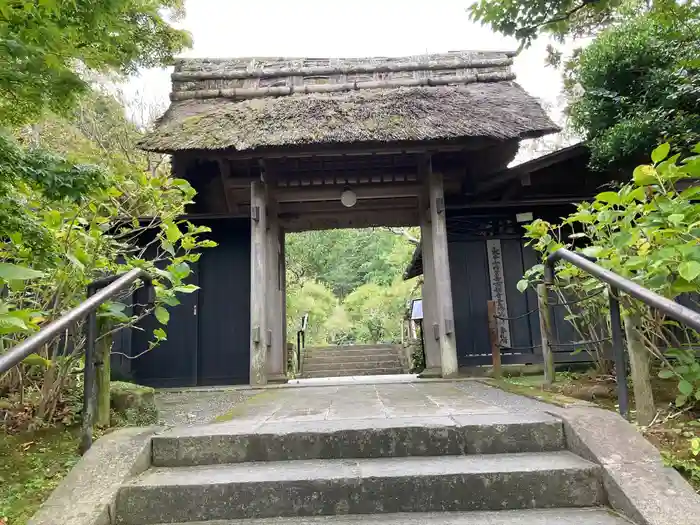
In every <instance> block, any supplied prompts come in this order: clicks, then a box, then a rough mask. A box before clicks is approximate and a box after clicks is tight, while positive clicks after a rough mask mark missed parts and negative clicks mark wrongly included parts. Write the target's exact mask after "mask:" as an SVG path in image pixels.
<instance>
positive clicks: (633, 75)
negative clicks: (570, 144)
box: [471, 0, 700, 169]
mask: <svg viewBox="0 0 700 525" xmlns="http://www.w3.org/2000/svg"><path fill="white" fill-rule="evenodd" d="M471 17H472V19H474V20H478V21H480V22H482V23H484V24H487V25H490V26H491V28H492V29H494V30H495V31H498V32H501V33H504V34H506V35H510V36H515V37H516V38H517V39H518V40H519V41H520V42H521V45H522V46H528V45H530V44H531V43H532V41H533V40H534V39H535V38H536V37H537V36H538V35H539V34H546V35H548V36H550V37H553V38H554V39H555V40H556V41H557V42H558V43H559V44H562V43H563V42H564V40H565V39H569V38H571V39H574V40H576V39H577V38H579V39H580V38H581V37H590V36H592V35H595V38H594V39H593V41H592V43H590V45H588V46H587V47H583V48H576V49H575V50H574V51H573V52H572V53H571V54H570V56H569V58H568V59H567V60H566V61H563V52H562V51H561V50H557V49H556V48H555V47H553V46H551V45H550V46H549V55H550V56H549V62H550V63H551V64H553V65H555V66H560V65H562V62H563V65H564V80H565V88H566V93H567V95H568V98H569V100H570V104H569V107H568V113H569V116H570V123H571V125H572V128H573V130H574V131H575V132H576V133H578V134H580V135H582V136H583V137H584V139H585V140H587V141H588V144H589V146H590V149H591V153H592V158H591V165H592V166H593V167H594V168H596V169H602V168H606V167H609V166H611V165H612V166H613V167H615V168H618V169H619V168H623V169H624V168H627V167H628V166H634V165H635V164H637V163H639V162H642V161H643V160H642V159H643V156H644V154H645V153H646V152H648V151H649V150H651V149H652V148H653V146H654V145H655V144H657V143H658V142H659V141H668V142H670V143H671V144H672V145H673V147H674V148H676V149H678V150H683V149H684V148H689V147H690V146H692V145H693V144H695V143H696V142H698V141H699V140H700V46H698V45H697V43H698V41H700V4H698V2H685V1H680V0H653V1H651V2H644V1H640V0H555V1H546V2H545V1H540V0H537V1H532V2H520V1H517V0H479V2H477V3H476V4H474V5H473V6H472V7H471Z"/></svg>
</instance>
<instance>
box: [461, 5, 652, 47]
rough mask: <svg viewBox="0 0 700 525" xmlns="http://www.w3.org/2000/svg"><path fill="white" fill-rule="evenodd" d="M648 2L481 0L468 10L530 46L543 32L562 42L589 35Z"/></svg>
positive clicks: (638, 9) (472, 14) (473, 15)
mask: <svg viewBox="0 0 700 525" xmlns="http://www.w3.org/2000/svg"><path fill="white" fill-rule="evenodd" d="M646 5H647V4H646V2H641V1H639V0H553V1H552V0H529V1H527V2H523V1H519V0H479V1H478V2H476V3H474V4H473V5H472V6H471V7H470V9H469V11H470V16H471V18H472V20H476V21H478V22H481V23H482V24H486V25H489V26H490V27H491V29H493V30H494V31H496V32H498V33H503V34H504V35H507V36H513V37H515V38H517V39H518V41H519V42H520V44H521V46H529V45H530V44H531V43H532V41H533V40H534V39H535V38H536V37H537V36H538V35H539V34H540V33H546V34H548V35H550V36H552V37H554V38H555V39H556V40H558V41H560V42H561V41H563V40H564V38H566V37H568V36H575V37H576V36H578V37H581V36H587V35H590V34H592V33H595V32H596V31H597V30H599V29H600V28H601V27H606V26H608V25H609V24H611V23H613V22H615V21H617V20H619V19H621V18H624V17H628V16H630V15H633V14H634V13H638V12H640V11H641V10H642V9H643V8H644V7H646Z"/></svg>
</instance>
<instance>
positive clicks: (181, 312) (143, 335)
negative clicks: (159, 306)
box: [131, 263, 199, 387]
mask: <svg viewBox="0 0 700 525" xmlns="http://www.w3.org/2000/svg"><path fill="white" fill-rule="evenodd" d="M190 268H191V269H192V273H191V274H190V276H189V277H188V279H187V284H194V285H198V284H199V268H198V264H197V263H190ZM178 298H179V299H180V303H181V304H179V305H178V306H174V307H166V308H167V310H168V311H169V312H170V322H169V323H168V325H167V326H165V327H163V326H162V325H161V324H160V323H159V322H158V321H157V320H156V318H155V316H154V315H153V314H151V315H150V316H148V317H147V318H145V319H142V320H141V322H140V323H139V324H138V325H137V326H138V328H141V330H133V331H132V333H131V344H132V346H131V347H132V356H136V355H138V354H139V353H141V352H144V351H145V350H146V349H147V348H148V344H149V342H150V341H152V340H153V330H155V329H156V328H161V327H162V328H163V329H164V330H165V331H166V333H167V336H168V339H167V341H162V342H161V343H160V344H159V345H158V346H157V347H155V348H154V349H153V350H151V351H149V352H146V353H145V354H143V355H142V356H141V357H139V358H137V359H134V360H132V362H131V363H132V364H131V368H132V374H133V377H134V380H135V381H136V382H137V383H140V384H143V385H149V386H155V387H176V386H178V387H179V386H195V385H196V384H197V340H198V335H197V327H198V323H197V311H196V310H197V308H198V301H199V292H198V291H196V292H193V293H191V294H179V295H178Z"/></svg>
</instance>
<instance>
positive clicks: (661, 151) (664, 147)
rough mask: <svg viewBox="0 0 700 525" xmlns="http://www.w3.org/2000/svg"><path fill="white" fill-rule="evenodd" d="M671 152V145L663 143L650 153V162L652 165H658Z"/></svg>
mask: <svg viewBox="0 0 700 525" xmlns="http://www.w3.org/2000/svg"><path fill="white" fill-rule="evenodd" d="M670 151H671V145H670V144H669V143H668V142H664V143H663V144H660V145H659V146H658V147H657V148H656V149H654V151H652V152H651V160H652V162H653V163H654V164H658V163H659V162H661V161H662V160H664V159H665V158H666V157H668V154H669V152H670Z"/></svg>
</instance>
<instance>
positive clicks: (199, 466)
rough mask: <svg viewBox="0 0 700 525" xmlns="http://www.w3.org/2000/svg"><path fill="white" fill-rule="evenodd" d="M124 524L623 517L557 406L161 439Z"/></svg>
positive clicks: (120, 511) (173, 434)
mask: <svg viewBox="0 0 700 525" xmlns="http://www.w3.org/2000/svg"><path fill="white" fill-rule="evenodd" d="M152 464H153V466H152V467H151V468H150V469H149V470H147V471H145V472H143V473H142V474H140V475H138V476H136V477H135V478H134V479H132V480H131V481H129V482H128V483H126V484H125V485H123V486H122V487H121V488H120V490H119V492H118V495H117V500H116V506H115V512H116V516H115V517H116V523H117V524H119V525H157V524H166V523H190V524H194V523H198V524H200V525H310V524H319V525H320V524H325V523H330V524H336V525H351V524H352V525H364V524H367V525H369V524H384V525H402V524H409V525H424V524H426V525H485V524H488V525H554V524H556V525H623V524H625V523H628V522H626V521H623V520H621V519H619V518H617V517H615V516H614V515H613V514H612V513H610V512H609V511H607V510H606V509H604V508H599V506H601V505H604V504H605V502H606V495H605V491H604V489H603V484H602V472H601V468H600V467H599V466H598V465H596V464H593V463H590V462H588V461H585V460H584V459H582V458H580V457H578V456H576V455H574V454H573V453H571V452H569V451H567V450H566V448H565V439H564V432H563V427H562V424H561V422H560V421H559V420H557V419H555V418H553V417H551V416H548V415H546V414H528V413H521V414H515V415H511V414H470V415H460V416H457V415H455V416H451V417H412V418H399V419H368V420H333V421H304V420H303V418H299V419H298V420H296V421H282V422H280V421H276V422H275V421H271V422H267V423H262V424H260V423H257V424H255V425H253V424H251V423H250V422H247V423H246V422H245V421H239V422H235V423H225V424H219V425H206V426H201V427H190V428H180V429H172V430H170V431H167V432H165V433H162V434H160V435H157V436H155V437H154V438H153V443H152Z"/></svg>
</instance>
